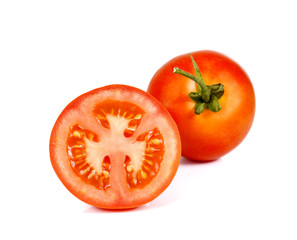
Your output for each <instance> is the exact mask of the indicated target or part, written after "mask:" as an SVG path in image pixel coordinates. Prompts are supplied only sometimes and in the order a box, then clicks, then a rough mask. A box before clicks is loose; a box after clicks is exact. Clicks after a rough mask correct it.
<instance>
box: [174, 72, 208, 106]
mask: <svg viewBox="0 0 297 240" xmlns="http://www.w3.org/2000/svg"><path fill="white" fill-rule="evenodd" d="M173 72H174V73H175V74H180V75H183V76H185V77H187V78H189V79H192V80H193V81H194V82H196V83H197V84H198V85H199V86H200V87H201V95H202V99H203V100H204V101H205V102H208V101H209V99H210V89H209V88H208V87H207V86H206V85H205V83H204V81H203V80H201V79H199V78H198V77H195V76H194V75H192V74H191V73H188V72H186V71H184V70H181V69H179V68H177V67H175V68H174V69H173Z"/></svg>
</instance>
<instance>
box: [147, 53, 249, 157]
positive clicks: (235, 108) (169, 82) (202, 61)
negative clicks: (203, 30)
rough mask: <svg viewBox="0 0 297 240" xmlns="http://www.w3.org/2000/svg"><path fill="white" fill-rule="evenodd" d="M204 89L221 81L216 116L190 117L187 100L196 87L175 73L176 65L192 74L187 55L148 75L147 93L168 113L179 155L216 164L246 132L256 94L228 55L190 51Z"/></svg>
mask: <svg viewBox="0 0 297 240" xmlns="http://www.w3.org/2000/svg"><path fill="white" fill-rule="evenodd" d="M190 54H191V55H192V56H193V57H194V59H195V61H196V63H197V65H198V66H199V69H200V71H201V74H202V76H203V79H204V81H205V83H206V84H207V85H210V84H218V83H222V84H223V85H224V88H225V93H224V95H223V96H222V98H221V99H220V100H219V101H220V104H221V106H222V109H221V110H220V111H219V112H216V113H214V112H211V111H209V110H205V111H204V112H203V113H202V114H200V115H196V114H195V113H194V106H195V102H194V101H193V100H191V99H190V98H189V97H188V94H189V93H190V92H192V91H196V89H197V86H196V83H195V82H194V81H193V80H190V79H188V78H186V77H184V76H181V75H178V74H174V73H173V68H174V67H178V68H180V69H182V70H184V71H186V72H189V73H191V74H193V75H195V71H194V68H193V65H192V62H191V59H190V57H189V54H184V55H180V56H178V57H175V58H173V59H172V60H170V61H168V62H167V63H166V64H164V65H163V66H162V67H161V68H160V69H159V70H158V71H157V72H156V73H155V75H154V76H153V78H152V80H151V82H150V84H149V86H148V90H147V91H148V93H150V94H151V95H153V96H154V97H155V98H156V99H158V100H159V101H160V102H161V103H162V104H163V105H164V106H165V107H166V108H167V110H168V111H169V113H170V114H171V116H172V117H173V119H174V120H175V122H176V123H177V126H178V129H179V131H180V135H181V141H182V156H184V157H186V158H188V159H191V160H196V161H212V160H216V159H218V158H220V157H222V156H224V155H225V154H227V153H229V152H230V151H232V150H233V149H234V148H235V147H237V146H238V145H239V144H240V143H241V142H242V141H243V139H244V138H245V137H246V135H247V134H248V132H249V130H250V128H251V126H252V123H253V120H254V115H255V92H254V88H253V85H252V82H251V81H250V78H249V77H248V75H247V73H246V72H245V71H244V70H243V68H242V67H241V66H240V65H239V64H238V63H236V62H235V61H233V60H232V59H230V58H229V57H227V56H225V55H223V54H221V53H218V52H215V51H209V50H203V51H196V52H191V53H190Z"/></svg>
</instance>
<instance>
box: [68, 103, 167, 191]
mask: <svg viewBox="0 0 297 240" xmlns="http://www.w3.org/2000/svg"><path fill="white" fill-rule="evenodd" d="M144 113H145V112H144V110H143V109H141V108H140V107H139V106H137V105H134V104H132V103H129V102H124V101H114V100H108V101H104V102H102V103H100V104H97V105H95V106H94V108H93V114H94V116H95V117H96V119H97V120H98V123H99V124H101V125H102V126H103V127H104V128H106V129H109V131H110V134H111V135H113V134H116V135H117V136H116V139H117V140H116V141H115V142H113V143H110V142H109V141H108V139H109V135H102V136H99V135H97V134H96V133H94V132H92V131H91V129H84V128H82V127H80V126H79V125H74V126H71V127H70V129H69V135H68V139H67V152H68V159H69V163H70V165H71V167H72V169H73V170H74V172H75V174H76V175H77V176H79V177H80V178H81V179H82V180H83V181H85V182H86V183H89V184H91V185H93V186H95V187H96V188H99V189H102V190H106V189H107V188H109V187H111V183H110V170H111V167H112V165H111V159H110V158H112V157H113V156H117V154H115V153H118V151H119V150H121V151H122V154H124V155H125V161H124V164H123V166H122V167H123V168H124V169H125V172H126V181H127V183H128V185H129V187H130V188H142V187H144V186H145V185H147V184H148V183H149V182H150V181H151V180H152V179H153V178H154V177H155V176H156V174H157V173H158V171H159V166H160V164H161V162H162V160H163V155H164V151H165V148H164V139H163V136H162V134H161V133H160V131H159V130H158V128H154V129H152V130H149V131H147V132H145V133H142V134H141V135H139V136H138V137H137V138H136V139H130V137H131V136H132V135H133V134H134V132H135V131H136V129H137V127H138V125H139V124H140V122H141V119H142V117H143V114H144ZM105 140H107V141H105ZM123 142H124V143H126V144H124V145H125V146H127V145H130V146H132V149H133V150H132V149H129V148H127V149H121V148H122V147H121V146H123ZM107 144H113V150H111V152H106V151H104V153H103V152H102V151H100V149H106V148H105V146H106V145H107ZM131 150H132V151H131ZM113 153H114V154H113ZM118 157H120V156H118Z"/></svg>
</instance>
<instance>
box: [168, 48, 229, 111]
mask: <svg viewBox="0 0 297 240" xmlns="http://www.w3.org/2000/svg"><path fill="white" fill-rule="evenodd" d="M190 58H191V60H192V64H193V67H194V70H195V74H196V76H194V75H192V74H191V73H188V72H186V71H184V70H181V69H179V68H177V67H175V68H174V69H173V73H175V74H180V75H182V76H185V77H187V78H189V79H191V80H193V81H194V82H195V83H197V84H198V90H197V92H190V93H189V97H190V98H191V99H192V100H193V101H195V102H196V105H195V113H196V114H197V115H199V114H201V113H202V112H203V111H204V110H205V109H209V110H210V111H212V112H218V111H220V110H221V108H222V106H221V104H220V102H219V99H220V98H221V97H222V96H223V94H224V85H223V84H221V83H218V84H214V85H206V84H205V82H204V80H203V78H202V75H201V72H200V70H199V67H198V65H197V63H196V62H195V60H194V58H193V56H192V55H191V54H190Z"/></svg>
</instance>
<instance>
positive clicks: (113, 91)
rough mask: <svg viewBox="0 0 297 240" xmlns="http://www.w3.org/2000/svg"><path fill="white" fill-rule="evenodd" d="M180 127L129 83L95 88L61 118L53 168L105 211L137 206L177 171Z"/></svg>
mask: <svg viewBox="0 0 297 240" xmlns="http://www.w3.org/2000/svg"><path fill="white" fill-rule="evenodd" d="M180 155H181V143H180V136H179V132H178V129H177V126H176V124H175V122H174V120H173V119H172V117H171V116H170V114H169V113H168V112H167V110H166V109H165V107H163V106H162V105H161V104H160V103H159V102H158V101H157V100H156V99H154V98H153V97H152V96H150V95H149V94H148V93H146V92H144V91H142V90H139V89H137V88H134V87H130V86H125V85H110V86H106V87H102V88H98V89H95V90H92V91H90V92H88V93H85V94H83V95H81V96H79V97H78V98H76V99H75V100H74V101H72V102H71V103H70V104H69V105H68V106H67V107H66V108H65V109H64V110H63V112H62V113H61V114H60V116H59V117H58V119H57V121H56V123H55V125H54V127H53V130H52V133H51V138H50V158H51V163H52V166H53V168H54V170H55V172H56V174H57V176H58V177H59V179H60V180H61V182H62V183H63V184H64V185H65V187H66V188H67V189H68V190H69V191H70V192H71V193H72V194H73V195H75V196H76V197H77V198H79V199H80V200H82V201H84V202H86V203H88V204H91V205H93V206H96V207H100V208H107V209H122V208H134V207H137V206H140V205H142V204H145V203H147V202H150V201H151V200H153V199H155V198H156V197H157V196H159V195H160V194H161V193H162V192H163V191H164V190H165V189H166V188H167V187H168V186H169V184H170V183H171V181H172V180H173V178H174V176H175V173H176V171H177V168H178V165H179V161H180Z"/></svg>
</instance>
